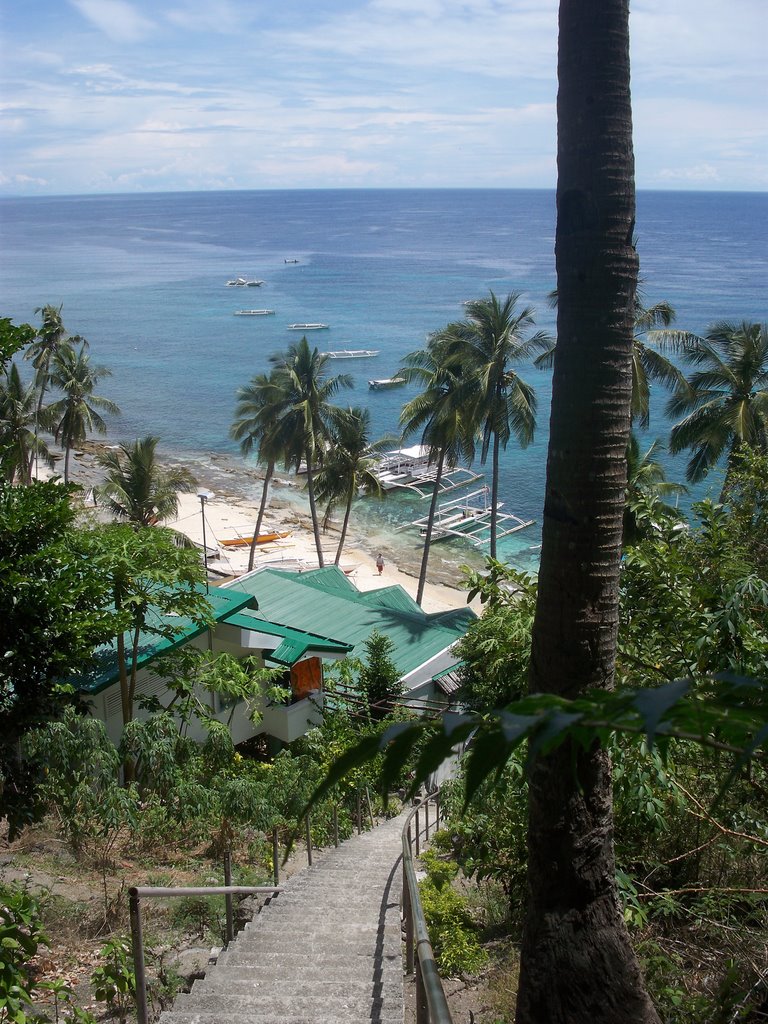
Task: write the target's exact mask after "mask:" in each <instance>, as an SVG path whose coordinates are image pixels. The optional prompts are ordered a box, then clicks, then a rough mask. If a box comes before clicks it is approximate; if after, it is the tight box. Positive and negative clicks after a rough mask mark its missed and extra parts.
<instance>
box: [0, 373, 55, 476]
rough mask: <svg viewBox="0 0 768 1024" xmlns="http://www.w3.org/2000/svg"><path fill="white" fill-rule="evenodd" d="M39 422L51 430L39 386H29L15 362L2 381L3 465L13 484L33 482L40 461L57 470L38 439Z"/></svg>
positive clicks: (0, 450)
mask: <svg viewBox="0 0 768 1024" xmlns="http://www.w3.org/2000/svg"><path fill="white" fill-rule="evenodd" d="M38 422H39V424H40V425H41V426H44V427H46V428H47V427H49V426H50V416H49V414H48V413H47V410H45V409H43V410H41V411H40V413H39V414H38V407H37V389H36V387H35V384H34V383H27V384H25V383H24V382H23V381H22V379H21V374H20V373H19V368H18V366H17V365H16V363H11V365H10V368H9V369H8V373H7V375H6V376H5V377H4V378H2V379H0V466H2V472H3V476H4V477H5V479H6V480H8V482H9V483H20V484H29V483H31V482H32V467H33V465H34V463H35V459H36V458H42V459H43V461H44V462H45V463H46V465H47V466H48V467H49V468H52V467H53V457H52V456H51V453H50V452H49V451H48V447H47V445H46V444H45V442H44V441H41V440H40V438H39V436H38Z"/></svg>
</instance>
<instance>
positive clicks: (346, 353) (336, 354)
mask: <svg viewBox="0 0 768 1024" xmlns="http://www.w3.org/2000/svg"><path fill="white" fill-rule="evenodd" d="M320 354H321V355H323V356H328V358H329V359H373V357H374V356H377V355H378V354H379V349H377V348H337V349H334V351H332V352H321V353H320Z"/></svg>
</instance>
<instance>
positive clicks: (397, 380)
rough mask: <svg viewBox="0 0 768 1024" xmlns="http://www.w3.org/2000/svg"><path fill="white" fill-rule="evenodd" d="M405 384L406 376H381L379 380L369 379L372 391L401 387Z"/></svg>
mask: <svg viewBox="0 0 768 1024" xmlns="http://www.w3.org/2000/svg"><path fill="white" fill-rule="evenodd" d="M401 384H405V377H381V378H379V380H369V381H368V387H369V388H370V389H371V391H386V390H387V388H399V387H400V385H401Z"/></svg>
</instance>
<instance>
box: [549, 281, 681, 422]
mask: <svg viewBox="0 0 768 1024" xmlns="http://www.w3.org/2000/svg"><path fill="white" fill-rule="evenodd" d="M550 298H551V300H552V305H553V306H556V305H557V292H556V291H554V292H552V293H551V296H550ZM674 319H675V311H674V309H673V308H672V306H671V305H670V304H669V303H668V302H657V303H656V304H655V305H653V306H648V307H645V306H644V305H643V303H642V301H641V300H640V298H639V297H637V296H636V297H635V326H634V337H633V339H632V405H631V411H632V420H633V421H634V422H636V423H638V424H639V426H641V427H642V428H643V429H645V428H647V427H648V425H649V423H650V405H651V381H658V382H659V383H660V384H663V385H664V386H665V387H668V388H676V387H679V386H680V384H681V382H682V381H683V380H684V377H683V374H682V373H681V371H680V370H679V369H678V367H677V366H675V364H674V363H673V362H671V360H669V359H667V358H666V356H663V355H662V354H661V352H660V351H659V349H665V348H669V349H672V350H674V351H678V352H679V351H682V350H683V348H684V347H685V346H686V345H688V344H690V342H691V339H692V338H693V337H694V336H693V335H691V334H690V333H689V332H688V331H679V330H674V331H670V330H668V328H669V326H670V325H671V324H672V323H673V322H674ZM554 357H555V344H554V341H553V342H552V344H551V346H550V347H549V348H548V349H547V351H546V352H544V353H542V355H540V356H538V357H537V358H536V359H534V366H536V367H537V368H538V369H550V368H551V367H552V365H553V363H554Z"/></svg>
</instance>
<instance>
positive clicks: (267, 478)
mask: <svg viewBox="0 0 768 1024" xmlns="http://www.w3.org/2000/svg"><path fill="white" fill-rule="evenodd" d="M274 472H275V464H274V462H273V461H271V460H270V461H269V462H268V463H267V472H266V473H265V474H264V486H263V488H262V490H261V502H260V503H259V514H258V516H257V517H256V526H255V527H254V530H253V540H252V541H251V550H250V553H249V555H248V572H250V571H251V569H253V561H254V558H255V556H256V545H257V544H258V543H259V533H260V532H261V524H262V522H263V520H264V512H265V510H266V508H267V497H268V495H269V485H270V483H271V482H272V474H273V473H274Z"/></svg>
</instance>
